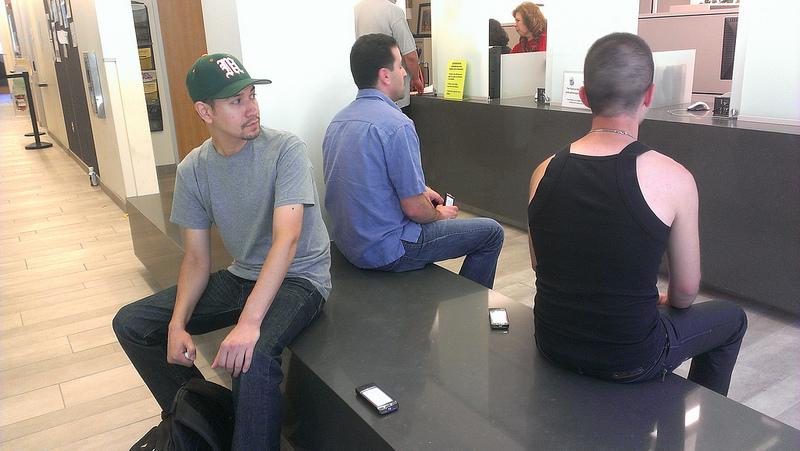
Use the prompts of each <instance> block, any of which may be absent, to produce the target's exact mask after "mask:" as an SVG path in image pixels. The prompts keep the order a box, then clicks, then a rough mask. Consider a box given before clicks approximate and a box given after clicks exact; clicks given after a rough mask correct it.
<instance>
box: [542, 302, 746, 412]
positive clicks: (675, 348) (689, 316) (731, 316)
mask: <svg viewBox="0 0 800 451" xmlns="http://www.w3.org/2000/svg"><path fill="white" fill-rule="evenodd" d="M659 313H660V314H661V325H662V326H663V329H662V330H663V331H664V334H665V335H666V337H667V344H666V346H665V347H664V349H663V350H661V351H660V353H659V355H657V356H653V358H654V363H653V364H652V365H650V366H649V368H636V369H632V370H630V371H624V372H616V373H599V372H596V371H585V370H582V369H580V368H579V367H577V366H575V365H571V364H570V362H557V363H559V364H562V365H564V366H566V367H568V368H572V369H574V370H575V371H578V372H580V373H583V374H587V375H590V376H594V377H598V378H601V379H608V380H613V381H615V382H622V383H632V382H642V381H646V380H650V379H655V378H658V377H661V378H663V377H664V376H665V375H666V374H667V373H670V372H672V371H673V370H674V369H675V368H677V367H679V366H680V365H681V364H682V363H683V362H684V361H686V360H689V359H692V365H691V368H690V370H689V377H688V379H689V380H690V381H693V382H696V383H698V384H700V385H702V386H704V387H706V388H708V389H710V390H713V391H715V392H717V393H719V394H721V395H723V396H727V395H728V388H729V387H730V385H731V374H732V373H733V366H734V365H735V364H736V358H737V357H738V355H739V348H740V347H741V345H742V338H744V333H745V331H746V330H747V316H746V315H745V313H744V310H742V308H741V307H739V306H738V305H736V304H734V303H732V302H728V301H708V302H703V303H699V304H695V305H692V306H691V307H689V308H687V309H677V308H673V307H667V306H660V307H659ZM539 350H540V351H541V353H542V355H544V356H545V357H546V358H548V359H549V360H553V361H555V359H552V358H551V357H550V356H548V355H547V352H546V351H544V350H542V349H541V348H539Z"/></svg>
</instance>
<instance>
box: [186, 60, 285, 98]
mask: <svg viewBox="0 0 800 451" xmlns="http://www.w3.org/2000/svg"><path fill="white" fill-rule="evenodd" d="M269 83H272V82H271V81H270V80H267V79H263V78H250V74H248V73H247V70H245V68H244V65H242V62H241V61H239V60H238V59H236V57H235V56H233V55H229V54H227V53H214V54H212V55H203V56H201V57H200V58H198V59H197V61H195V62H194V64H193V65H192V68H191V69H189V73H188V74H186V88H187V89H188V90H189V97H191V98H192V101H193V102H197V101H199V100H206V99H224V98H227V97H231V96H234V95H236V94H237V93H238V92H239V91H241V90H242V89H244V88H246V87H248V86H250V85H264V84H269Z"/></svg>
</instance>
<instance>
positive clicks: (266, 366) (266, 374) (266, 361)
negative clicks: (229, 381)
mask: <svg viewBox="0 0 800 451" xmlns="http://www.w3.org/2000/svg"><path fill="white" fill-rule="evenodd" d="M282 379H283V371H282V370H281V357H280V354H278V355H270V354H269V353H253V360H252V361H251V362H250V368H248V370H247V372H246V373H244V372H243V373H241V374H240V375H239V383H240V384H243V385H245V386H250V385H252V384H269V385H278V384H280V383H281V380H282Z"/></svg>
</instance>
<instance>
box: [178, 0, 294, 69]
mask: <svg viewBox="0 0 800 451" xmlns="http://www.w3.org/2000/svg"><path fill="white" fill-rule="evenodd" d="M167 1H169V0H167ZM202 3H203V22H204V25H205V29H206V47H207V49H208V53H230V54H231V55H234V56H236V57H239V58H241V56H242V39H241V36H242V35H241V33H240V30H239V20H238V17H237V14H236V11H238V3H239V1H238V0H202ZM270 3H276V2H270ZM309 14H310V13H309ZM294 25H295V29H294V31H293V33H291V34H288V35H286V36H284V38H283V39H282V42H284V43H285V44H286V45H292V44H293V42H292V40H291V39H288V37H290V36H293V35H294V34H295V33H298V31H299V32H300V33H302V30H303V29H304V28H305V27H304V23H303V22H297V23H295V24H294Z"/></svg>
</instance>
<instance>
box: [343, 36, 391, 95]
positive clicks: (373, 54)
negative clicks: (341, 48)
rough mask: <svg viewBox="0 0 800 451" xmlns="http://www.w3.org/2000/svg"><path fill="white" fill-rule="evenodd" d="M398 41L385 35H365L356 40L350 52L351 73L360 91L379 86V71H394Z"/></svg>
mask: <svg viewBox="0 0 800 451" xmlns="http://www.w3.org/2000/svg"><path fill="white" fill-rule="evenodd" d="M394 47H397V41H395V40H394V38H393V37H391V36H389V35H385V34H380V33H374V34H365V35H364V36H361V37H360V38H358V39H356V43H355V44H353V48H352V49H351V50H350V72H352V73H353V81H355V82H356V86H358V89H367V88H374V87H375V86H376V85H377V84H378V71H379V70H381V69H382V68H386V69H389V70H393V69H394V55H393V54H392V48H394Z"/></svg>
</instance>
